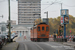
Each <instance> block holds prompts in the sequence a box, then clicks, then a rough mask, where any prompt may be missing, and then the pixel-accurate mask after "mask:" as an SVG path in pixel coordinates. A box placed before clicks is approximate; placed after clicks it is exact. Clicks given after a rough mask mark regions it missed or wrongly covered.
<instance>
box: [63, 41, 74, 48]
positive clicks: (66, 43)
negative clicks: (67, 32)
mask: <svg viewBox="0 0 75 50" xmlns="http://www.w3.org/2000/svg"><path fill="white" fill-rule="evenodd" d="M62 44H64V45H67V46H71V47H73V48H74V49H75V42H63V43H62Z"/></svg>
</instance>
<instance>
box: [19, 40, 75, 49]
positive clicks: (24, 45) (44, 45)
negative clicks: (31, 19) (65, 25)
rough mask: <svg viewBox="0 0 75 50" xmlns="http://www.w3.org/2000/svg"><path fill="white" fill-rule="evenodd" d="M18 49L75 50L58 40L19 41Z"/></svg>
mask: <svg viewBox="0 0 75 50" xmlns="http://www.w3.org/2000/svg"><path fill="white" fill-rule="evenodd" d="M18 50H75V49H74V48H72V47H70V46H65V45H63V44H60V43H57V42H31V41H24V42H19V48H18Z"/></svg>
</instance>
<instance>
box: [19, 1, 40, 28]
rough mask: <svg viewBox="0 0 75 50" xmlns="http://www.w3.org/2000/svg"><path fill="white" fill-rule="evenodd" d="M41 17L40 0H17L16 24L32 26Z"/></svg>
mask: <svg viewBox="0 0 75 50" xmlns="http://www.w3.org/2000/svg"><path fill="white" fill-rule="evenodd" d="M38 18H41V0H18V24H19V25H27V26H28V27H29V26H30V27H32V26H33V24H34V21H35V20H36V19H38Z"/></svg>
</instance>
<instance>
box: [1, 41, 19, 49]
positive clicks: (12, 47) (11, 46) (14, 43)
mask: <svg viewBox="0 0 75 50" xmlns="http://www.w3.org/2000/svg"><path fill="white" fill-rule="evenodd" d="M12 44H13V45H12ZM18 47H19V43H16V42H13V43H9V44H7V45H5V46H4V47H2V50H18Z"/></svg>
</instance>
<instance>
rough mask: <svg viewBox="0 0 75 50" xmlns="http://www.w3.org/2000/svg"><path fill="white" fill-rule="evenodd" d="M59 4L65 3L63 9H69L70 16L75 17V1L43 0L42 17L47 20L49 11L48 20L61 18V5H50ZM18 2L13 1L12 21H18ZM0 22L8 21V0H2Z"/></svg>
mask: <svg viewBox="0 0 75 50" xmlns="http://www.w3.org/2000/svg"><path fill="white" fill-rule="evenodd" d="M54 2H59V3H63V4H62V7H63V9H69V14H70V15H73V16H74V17H75V0H42V1H41V17H42V18H46V14H44V12H46V11H48V13H49V15H48V18H56V17H58V16H60V9H61V5H60V4H59V3H55V4H52V5H50V4H51V3H54ZM17 6H18V2H17V1H16V0H11V19H12V20H16V21H17V19H18V7H17ZM2 15H3V16H4V17H3V18H2V17H0V22H3V21H5V22H6V21H7V20H8V0H0V16H2Z"/></svg>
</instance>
